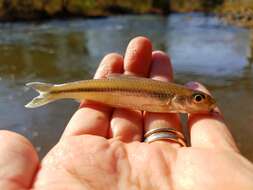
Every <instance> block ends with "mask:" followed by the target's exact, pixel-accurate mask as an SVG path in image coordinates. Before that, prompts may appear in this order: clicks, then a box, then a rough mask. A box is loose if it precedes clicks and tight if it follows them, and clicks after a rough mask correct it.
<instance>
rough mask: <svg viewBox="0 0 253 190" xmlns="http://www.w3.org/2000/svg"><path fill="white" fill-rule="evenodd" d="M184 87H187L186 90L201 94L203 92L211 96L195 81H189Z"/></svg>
mask: <svg viewBox="0 0 253 190" xmlns="http://www.w3.org/2000/svg"><path fill="white" fill-rule="evenodd" d="M185 86H187V87H188V88H190V89H192V90H199V91H201V92H204V93H206V94H209V95H210V94H211V93H210V91H209V90H208V89H207V88H206V87H205V86H204V85H203V84H201V83H199V82H195V81H190V82H188V83H186V84H185Z"/></svg>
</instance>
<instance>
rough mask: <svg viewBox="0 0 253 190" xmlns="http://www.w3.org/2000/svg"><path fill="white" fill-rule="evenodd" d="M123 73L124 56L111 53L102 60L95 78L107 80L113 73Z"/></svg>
mask: <svg viewBox="0 0 253 190" xmlns="http://www.w3.org/2000/svg"><path fill="white" fill-rule="evenodd" d="M122 72H123V56H122V55H120V54H118V53H109V54H107V55H106V56H105V57H104V58H103V59H102V61H101V63H100V65H99V67H98V69H97V71H96V74H95V76H94V78H95V79H98V78H106V77H107V76H108V75H109V74H111V73H122Z"/></svg>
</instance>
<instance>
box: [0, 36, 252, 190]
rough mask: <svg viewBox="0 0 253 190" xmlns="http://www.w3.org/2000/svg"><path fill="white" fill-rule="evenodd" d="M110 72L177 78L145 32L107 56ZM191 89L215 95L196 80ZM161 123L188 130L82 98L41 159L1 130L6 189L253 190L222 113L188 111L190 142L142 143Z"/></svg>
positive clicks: (101, 71) (167, 117)
mask: <svg viewBox="0 0 253 190" xmlns="http://www.w3.org/2000/svg"><path fill="white" fill-rule="evenodd" d="M110 73H124V74H133V75H138V76H144V77H150V78H153V79H156V80H164V81H171V80H172V68H171V64H170V60H169V58H168V57H167V55H165V54H164V53H163V52H160V51H154V52H152V46H151V43H150V41H149V40H148V39H146V38H143V37H138V38H135V39H133V40H132V41H131V42H130V44H129V46H128V48H127V51H126V54H125V57H124V58H123V57H122V56H120V55H118V54H109V55H107V56H105V58H104V59H103V60H102V62H101V64H100V66H99V68H98V70H97V72H96V74H95V78H103V77H106V76H107V75H108V74H110ZM190 86H191V88H194V89H198V90H202V91H205V92H207V93H209V92H208V91H207V90H206V89H205V88H204V87H203V86H202V85H200V84H198V83H190ZM158 126H163V127H173V128H175V129H177V130H179V131H181V130H182V129H181V124H180V120H179V117H178V115H177V114H157V113H145V114H142V113H141V112H140V111H134V110H125V109H112V108H110V107H107V106H105V105H101V104H97V103H93V102H83V103H82V104H81V107H80V109H78V110H77V112H76V113H75V114H74V115H73V117H72V119H71V120H70V122H69V124H68V126H67V127H66V129H65V131H64V133H63V135H62V138H61V139H60V141H59V142H58V144H56V145H55V147H54V148H53V149H52V150H50V152H49V153H48V154H47V155H46V156H45V157H44V158H43V160H42V162H41V163H39V161H38V156H37V154H36V151H35V149H34V148H33V146H32V145H31V144H30V143H29V142H28V141H27V140H26V139H25V138H24V137H21V136H20V135H17V134H15V133H11V132H7V131H1V132H0V142H2V143H1V145H0V152H1V157H0V177H1V178H0V179H1V180H0V189H4V190H11V189H30V188H33V189H43V190H47V189H54V190H58V189H71V190H72V189H73V190H79V189H99V190H102V189H120V190H121V189H148V190H152V189H155V190H157V189H174V190H191V189H192V190H193V189H194V190H198V189H200V190H202V189H208V190H209V189H210V190H212V189H213V190H219V189H222V190H223V189H230V190H232V189H243V190H247V189H249V190H251V189H253V181H252V179H253V166H252V164H251V163H250V162H249V161H247V160H246V159H245V158H244V157H242V156H241V155H240V154H239V153H238V150H237V148H236V145H235V143H234V140H233V139H232V137H231V134H230V132H229V131H228V129H227V126H226V125H225V123H224V121H223V119H222V116H221V114H220V113H219V111H218V110H217V113H209V114H192V115H189V117H188V127H189V129H190V135H191V147H180V146H179V145H178V144H176V143H172V142H165V141H155V142H152V143H150V144H147V143H143V142H141V141H142V140H143V132H146V131H148V130H149V129H151V128H155V127H158Z"/></svg>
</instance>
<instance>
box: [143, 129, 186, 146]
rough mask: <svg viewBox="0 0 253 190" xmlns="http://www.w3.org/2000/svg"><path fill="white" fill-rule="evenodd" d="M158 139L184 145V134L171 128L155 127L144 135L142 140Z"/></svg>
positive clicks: (151, 140) (148, 141)
mask: <svg viewBox="0 0 253 190" xmlns="http://www.w3.org/2000/svg"><path fill="white" fill-rule="evenodd" d="M158 140H164V141H170V142H175V143H178V144H179V145H181V146H183V147H186V142H185V138H184V135H183V134H182V133H181V132H179V131H177V130H176V129H173V128H155V129H151V130H150V131H148V132H147V133H146V134H145V135H144V142H147V143H151V142H154V141H158Z"/></svg>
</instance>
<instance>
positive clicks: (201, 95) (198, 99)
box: [193, 93, 206, 103]
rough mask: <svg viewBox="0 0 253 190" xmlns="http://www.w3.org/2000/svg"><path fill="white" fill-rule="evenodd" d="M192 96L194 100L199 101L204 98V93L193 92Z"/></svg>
mask: <svg viewBox="0 0 253 190" xmlns="http://www.w3.org/2000/svg"><path fill="white" fill-rule="evenodd" d="M193 98H194V101H195V102H197V103H199V102H201V101H202V100H203V99H205V98H206V97H205V95H203V94H200V93H197V94H193Z"/></svg>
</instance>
